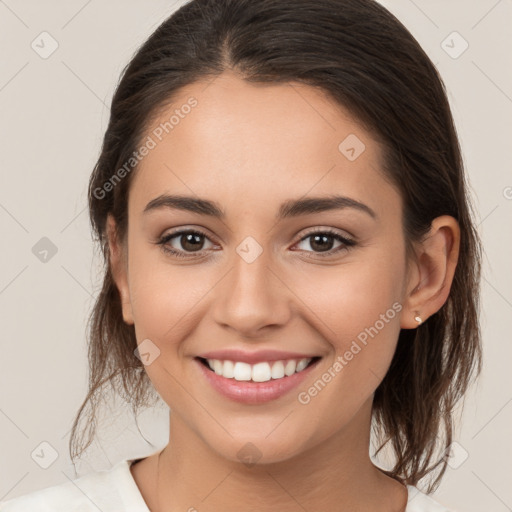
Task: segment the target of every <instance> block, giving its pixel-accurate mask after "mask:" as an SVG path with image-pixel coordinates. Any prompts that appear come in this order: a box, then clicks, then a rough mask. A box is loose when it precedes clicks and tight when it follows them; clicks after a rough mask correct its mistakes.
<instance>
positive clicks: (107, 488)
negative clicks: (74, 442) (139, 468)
mask: <svg viewBox="0 0 512 512" xmlns="http://www.w3.org/2000/svg"><path fill="white" fill-rule="evenodd" d="M135 460H137V459H128V460H126V459H125V460H122V461H120V462H118V463H117V464H116V465H114V466H113V467H112V468H111V469H108V470H101V471H93V472H91V473H88V474H86V475H84V476H82V477H80V478H77V479H75V480H73V481H69V482H64V483H62V484H58V485H54V486H52V487H47V488H45V489H40V490H38V491H33V492H31V493H29V494H25V495H23V496H19V497H17V498H14V499H11V500H8V501H2V502H1V503H0V512H98V511H99V510H101V512H150V510H149V508H148V506H147V505H146V502H145V501H144V498H143V497H142V494H141V493H140V491H139V488H138V486H137V483H136V482H135V480H134V478H133V475H132V473H131V471H130V466H131V464H132V463H133V462H134V461H135ZM407 490H408V493H409V497H408V500H407V509H406V512H452V511H450V510H449V509H448V508H446V507H444V506H443V505H441V504H439V503H438V502H436V501H434V500H433V499H432V498H430V497H429V496H427V495H426V494H424V493H422V492H421V491H420V490H419V489H417V488H416V487H414V486H412V485H408V486H407Z"/></svg>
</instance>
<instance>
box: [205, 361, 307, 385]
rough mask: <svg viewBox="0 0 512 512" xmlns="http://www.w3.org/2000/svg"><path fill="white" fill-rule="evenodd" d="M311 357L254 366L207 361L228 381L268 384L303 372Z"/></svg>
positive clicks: (239, 362)
mask: <svg viewBox="0 0 512 512" xmlns="http://www.w3.org/2000/svg"><path fill="white" fill-rule="evenodd" d="M311 359H312V358H311V357H307V358H304V359H300V360H298V361H297V360H295V359H288V360H286V361H274V362H272V363H267V362H261V363H256V364H254V365H250V364H248V363H242V362H241V361H237V362H233V361H229V360H226V361H221V360H219V359H207V361H208V365H209V366H210V368H211V369H212V370H213V371H214V372H215V373H216V374H217V375H221V376H222V377H225V378H226V379H235V380H238V381H248V380H252V381H253V382H266V381H268V380H270V379H282V378H283V377H284V376H285V375H286V376H287V377H289V376H290V375H293V374H294V373H296V372H297V373H298V372H301V371H302V370H304V368H306V366H307V365H308V364H309V363H310V361H311Z"/></svg>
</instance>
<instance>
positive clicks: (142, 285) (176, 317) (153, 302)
mask: <svg viewBox="0 0 512 512" xmlns="http://www.w3.org/2000/svg"><path fill="white" fill-rule="evenodd" d="M211 274H212V271H211V268H210V269H208V266H207V265H204V266H201V265H197V266H188V265H183V266H180V265H176V264H170V263H168V262H166V260H165V256H164V255H162V254H161V253H160V249H157V250H155V249H151V250H149V251H148V250H147V249H143V248H137V247H135V246H134V247H133V250H132V252H131V253H130V261H129V286H130V298H131V307H132V313H133V319H134V323H135V331H136V335H137V340H139V341H141V340H143V339H146V338H149V339H150V340H152V341H153V342H154V343H155V344H156V345H158V347H159V348H160V350H161V351H163V350H174V349H175V347H174V346H173V340H176V343H178V342H179V341H180V340H181V339H183V338H184V337H185V336H186V333H187V332H189V331H190V328H191V326H193V325H197V323H198V322H199V320H200V310H201V301H202V300H204V297H205V296H206V295H207V293H208V292H209V291H210V290H211V289H212V287H213V285H214V284H215V280H214V279H213V276H212V275H211ZM203 314H204V312H203Z"/></svg>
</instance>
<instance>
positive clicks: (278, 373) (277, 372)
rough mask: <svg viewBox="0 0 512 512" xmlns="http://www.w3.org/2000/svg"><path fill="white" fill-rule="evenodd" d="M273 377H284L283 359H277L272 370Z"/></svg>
mask: <svg viewBox="0 0 512 512" xmlns="http://www.w3.org/2000/svg"><path fill="white" fill-rule="evenodd" d="M270 375H271V376H272V378H273V379H281V378H283V377H284V364H283V361H276V362H275V363H274V364H273V365H272V372H271V374H270Z"/></svg>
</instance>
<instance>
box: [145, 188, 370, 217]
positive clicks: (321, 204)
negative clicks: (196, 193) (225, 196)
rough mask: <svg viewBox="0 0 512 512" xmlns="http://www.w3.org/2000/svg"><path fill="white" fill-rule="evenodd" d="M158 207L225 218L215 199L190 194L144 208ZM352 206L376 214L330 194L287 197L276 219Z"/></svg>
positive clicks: (166, 197)
mask: <svg viewBox="0 0 512 512" xmlns="http://www.w3.org/2000/svg"><path fill="white" fill-rule="evenodd" d="M160 208H170V209H177V210H184V211H188V212H192V213H197V214H199V215H208V216H210V217H214V218H217V219H222V220H223V219H225V218H226V213H225V211H224V210H223V209H222V208H221V207H220V205H219V204H218V203H216V202H215V201H210V200H208V199H201V198H197V197H190V196H180V195H169V194H162V195H160V196H158V197H155V199H152V200H151V201H150V202H149V203H148V204H147V205H146V207H145V208H144V211H143V213H148V212H150V211H154V210H157V209H160ZM345 208H352V209H355V210H359V211H361V212H364V213H367V214H368V215H370V217H372V218H373V219H377V214H376V213H375V212H374V211H373V210H372V209H371V208H370V207H369V206H367V205H366V204H364V203H361V202H360V201H356V200H355V199H351V198H350V197H345V196H339V195H330V196H325V197H309V198H305V199H289V200H287V201H285V202H284V203H282V204H281V206H280V208H279V211H278V213H277V215H276V220H282V219H287V218H291V217H299V216H300V215H307V214H311V213H320V212H325V211H329V210H341V209H345Z"/></svg>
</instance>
